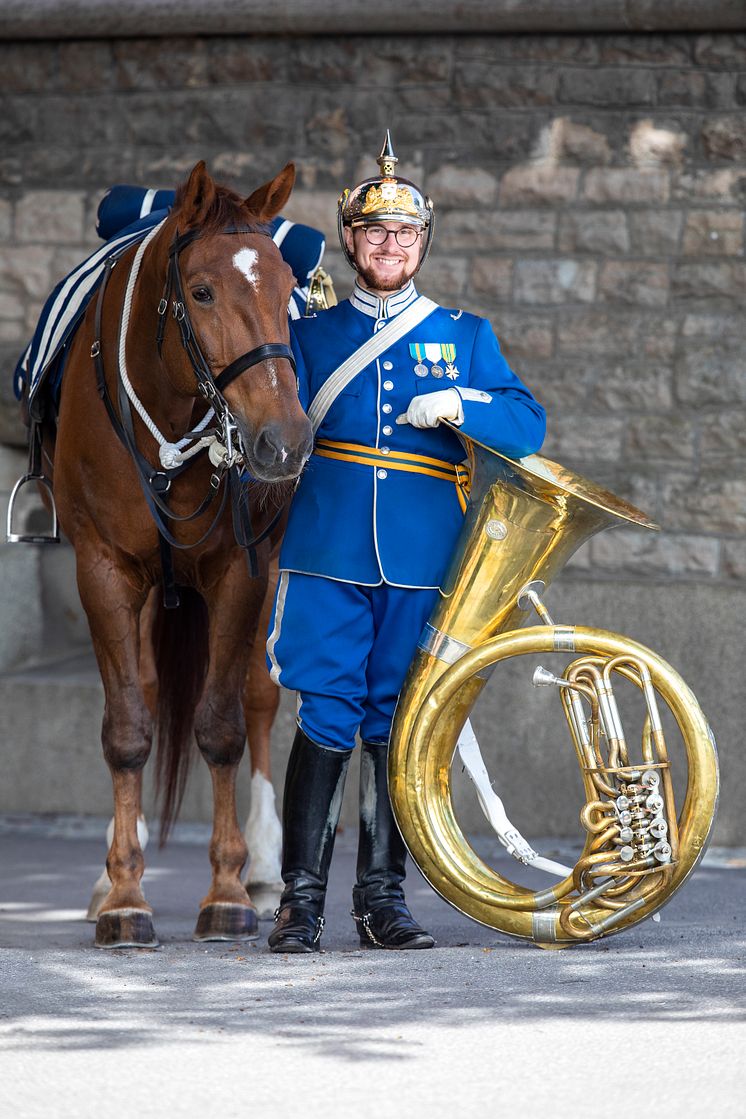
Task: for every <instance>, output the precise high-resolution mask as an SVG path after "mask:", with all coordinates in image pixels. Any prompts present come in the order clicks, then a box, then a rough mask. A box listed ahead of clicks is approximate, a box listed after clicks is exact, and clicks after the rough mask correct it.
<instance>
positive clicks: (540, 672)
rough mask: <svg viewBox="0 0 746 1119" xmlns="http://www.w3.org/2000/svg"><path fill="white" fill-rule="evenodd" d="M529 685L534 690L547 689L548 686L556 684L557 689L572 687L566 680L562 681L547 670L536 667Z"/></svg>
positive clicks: (539, 666)
mask: <svg viewBox="0 0 746 1119" xmlns="http://www.w3.org/2000/svg"><path fill="white" fill-rule="evenodd" d="M531 683H532V684H533V686H534V687H535V688H543V687H547V686H549V685H550V684H556V686H557V687H558V688H570V687H572V685H571V684H570V683H569V681H568V680H563V679H562V677H561V676H555V675H554V673H553V672H550V671H549V669H548V668H542V666H541V665H537V667H536V668H535V669H534V674H533V676H532V677H531Z"/></svg>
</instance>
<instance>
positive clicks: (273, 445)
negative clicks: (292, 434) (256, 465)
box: [254, 427, 288, 465]
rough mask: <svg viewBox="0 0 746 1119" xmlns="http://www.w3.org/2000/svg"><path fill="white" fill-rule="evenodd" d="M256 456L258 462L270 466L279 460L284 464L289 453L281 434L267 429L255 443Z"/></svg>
mask: <svg viewBox="0 0 746 1119" xmlns="http://www.w3.org/2000/svg"><path fill="white" fill-rule="evenodd" d="M254 456H255V457H256V460H257V462H260V463H262V464H263V465H269V464H270V463H274V462H276V461H277V460H278V459H279V460H280V462H284V461H285V459H286V458H287V457H288V452H287V450H286V448H285V444H284V442H283V440H282V438H281V437H280V435H279V433H278V432H276V431H275V430H274V429H273V428H271V427H265V428H264V429H263V431H261V432H260V434H259V435H258V436H257V439H256V442H255V443H254Z"/></svg>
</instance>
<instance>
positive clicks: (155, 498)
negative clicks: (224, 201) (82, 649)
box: [91, 226, 296, 609]
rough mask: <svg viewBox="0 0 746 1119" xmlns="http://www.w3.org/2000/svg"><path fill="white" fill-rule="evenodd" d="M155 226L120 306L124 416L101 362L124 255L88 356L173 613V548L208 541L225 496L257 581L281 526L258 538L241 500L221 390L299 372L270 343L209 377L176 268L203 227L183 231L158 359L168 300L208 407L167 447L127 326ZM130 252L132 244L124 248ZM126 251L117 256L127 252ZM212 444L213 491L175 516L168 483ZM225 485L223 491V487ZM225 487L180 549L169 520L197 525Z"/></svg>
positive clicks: (280, 346)
mask: <svg viewBox="0 0 746 1119" xmlns="http://www.w3.org/2000/svg"><path fill="white" fill-rule="evenodd" d="M158 228H159V227H156V229H154V230H152V231H151V233H150V234H149V235H148V237H147V238H146V239H145V241H143V242H142V243H141V245H140V247H139V249H138V253H137V254H136V256H135V260H134V261H133V265H132V269H131V272H130V276H129V279H128V285H127V295H126V297H125V303H124V305H123V307H122V313H121V320H120V326H119V359H118V361H117V402H118V405H119V412H118V413H117V410H116V409H115V407H114V404H113V402H112V399H111V396H110V394H109V390H108V387H107V384H106V378H105V373H104V363H103V356H102V350H101V327H102V317H103V305H104V296H105V293H106V287H107V284H108V282H109V278H110V276H111V272H112V269H113V268H114V267H115V265H116V264H117V262H118V260H119V256H113V257H111V258H110V259H109V260H108V261H107V262H106V267H105V269H104V275H103V279H102V281H101V286H100V288H99V292H98V297H97V300H96V310H95V319H94V332H95V341H94V342H93V345H92V346H91V357H92V358H93V362H94V369H95V372H96V383H97V388H98V393H99V395H100V397H101V399H102V400H103V402H104V405H105V407H106V411H107V413H108V416H109V420H110V421H111V424H112V427H113V428H114V431H115V433H116V435H117V437H118V438H119V440H120V442H121V443H122V444H123V445H124V447H125V448H126V449H127V450H128V451H129V453H130V455H131V457H132V460H133V463H134V465H135V469H136V472H137V476H138V479H139V481H140V485H141V487H142V490H143V494H144V496H145V500H146V502H147V505H148V509H149V510H150V514H151V516H152V518H153V520H154V522H155V524H156V527H157V529H158V537H159V545H160V551H161V566H162V569H163V588H164V605H165V606H166V607H167V608H169V609H172V608H174V607H176V606H178V605H179V596H178V592H177V589H176V584H175V581H174V572H173V557H172V555H171V548H178V549H180V550H187V549H189V548H196V547H198V546H199V545H200V544H202V543H204V541H205V540H206V539H207V538H208V537H209V536H210V534H211V533H212V531H213V530H214V528H215V526H216V525H217V523H218V521H219V520H220V518H221V517H222V515H223V511H224V509H225V505H226V500H227V497H228V491H229V490H230V493H231V506H232V513H233V531H234V535H235V538H236V542H237V543H238V544H239V546H240V547H242V548H246V550H247V553H248V559H249V569H250V573H251V575H252V577H255V576H256V575H257V574H258V565H257V559H256V547H257V546H258V545H259V544H261V543H262V541H264V540H265V539H266V538H267V536H269V534H270V533H271V531H272V529H273V528H274V527H275V525H276V524H277V522H278V521H279V519H280V516H281V515H282V512H283V510H282V509H279V510H278V511H277V513H276V514H275V516H274V517H273V518H272V519H271V520H270V522H269V524H268V525H267V526H266V527H265V528H264V529H263V530H262V532H261V533H259V534H257V535H254V534H253V528H252V524H251V515H250V512H249V508H248V502H247V501H245V500H244V501H242V500H241V497H242V484H241V468H242V466H243V465H244V462H245V452H244V448H243V446H242V444H241V437H240V434H239V432H238V426H237V424H236V421H235V419H234V417H233V416H232V414H231V412H230V409H229V407H228V403H227V401H226V400H225V398H224V397H223V395H222V393H223V390H224V389H225V388H226V387H227V386H228V385H230V384H231V383H232V382H233V381H234V380H235V379H236V378H237V377H239V376H240V375H241V374H242V373H243V372H245V371H246V370H247V369H250V368H251V367H252V366H254V365H258V364H259V363H260V362H262V361H265V360H266V359H267V358H271V357H275V358H285V359H286V360H287V361H289V362H290V364H291V366H292V368H293V371H294V372H295V368H296V364H295V358H294V356H293V352H292V350H291V349H290V347H289V346H287V345H285V344H284V343H281V342H265V343H263V344H262V345H260V346H256V347H255V348H254V349H253V350H249V351H248V352H246V353H244V354H241V355H240V356H239V357H237V358H236V359H235V360H234V361H232V362H231V363H230V365H228V366H226V368H225V369H224V370H223V371H222V372H221V373H220V374H219V375H218V376H217V377H213V375H212V372H211V370H210V368H209V365H208V364H207V362H206V360H205V357H204V354H203V353H202V350H201V348H200V345H199V342H198V340H197V336H196V334H195V332H194V328H193V326H192V323H191V320H190V318H189V312H188V310H187V306H186V301H185V299H184V289H183V285H182V281H181V273H180V270H179V254H180V253H181V251H182V250H183V249H184V248H185V247H186V246H187V245H190V244H191V243H192V241H194V240H196V239H197V238H198V237H200V236H201V232H200V230H197V229H195V230H189V231H188V232H187V233H184V234H181V235H179V233H178V231H177V232H176V233H175V234H174V239H173V241H172V243H171V246H170V248H169V264H168V271H167V274H166V285H165V288H164V292H163V297H162V298H161V301H160V303H159V305H158V316H159V318H158V329H157V332H156V344H157V347H158V352H159V354H160V353H161V349H162V344H163V335H164V332H165V316H166V311H167V310H168V306H169V302H170V303H171V304H172V308H173V317H174V319H175V320H176V321H177V323H178V324H179V332H180V335H181V341H182V345H183V347H184V350H185V351H186V354H187V357H188V358H189V362H190V364H191V366H192V370H193V372H194V375H195V378H196V381H197V391H198V393H199V394H200V396H202V397H203V399H204V400H205V401H206V402H207V403H208V405H209V406H210V407H209V410H208V412H207V414H206V415H205V417H204V418H203V420H202V421H201V423H200V424H199V425H198V427H197V428H196V429H195V430H194V431H189V432H187V433H186V434H185V436H184V438H183V439H182V440H181V442H180V443H179V444H173V443H169V442H168V441H167V440H166V439H165V437H164V436H163V435H162V434H161V433H160V432H159V431H158V428H157V427H156V426H155V424H154V423H153V421H152V420H151V418H150V416H149V415H148V414H147V412H146V411H145V409H144V407H143V405H142V404H141V402H140V401H139V399H138V398H137V396H136V394H135V391H134V389H133V388H132V386H131V384H130V382H129V377H128V376H127V370H126V358H125V352H124V351H125V343H126V335H127V328H128V326H129V311H130V306H131V301H132V294H133V292H134V285H135V281H136V279H137V272H138V270H139V265H140V261H141V259H142V254H143V252H144V250H145V248H146V245H147V243H148V241H149V240H150V239H151V237H152V236H154V235H155V233H156V230H157V229H158ZM246 232H252V233H255V232H257V230H253V229H250V228H249V227H247V226H245V227H235V228H233V227H232V228H229V229H225V230H223V233H226V234H230V233H246ZM127 247H129V246H127ZM124 251H126V250H123V253H122V254H120V255H123V254H124ZM132 405H134V407H135V409H136V411H137V412H138V414H139V415H140V417H141V419H142V420H143V422H144V423H145V425H146V427H147V428H148V429H149V431H150V432H151V434H152V435H153V437H154V438H155V439H156V442H158V444H159V458H160V462H161V469H158V468H157V467H154V466H153V465H152V464H151V463H150V462H149V461H148V459H147V458H145V456H144V455H143V454H142V452H141V451H140V450H139V448H138V446H137V441H136V437H135V428H134V421H133V417H132ZM213 417H214V419H215V422H216V426H215V428H211V429H207V428H206V425H207V423H208V422H209V420H210V419H211V418H213ZM190 439H196V440H198V442H197V443H196V444H195V445H194V446H193V447H191V448H190V449H189V450H188V451H184V452H182V450H181V447H182V445H183V444H184V443H186V442H188V441H189V440H190ZM208 445H209V450H208V454H209V458H210V462H211V463H212V465H213V466H214V467H215V470H214V472H213V474H212V475H211V477H210V483H209V490H208V493H207V494H206V495H205V497H204V498H203V500H202V501H201V502H200V504H199V505H198V506H197V508H196V509H194V510H193V511H192V512H191V513H187V514H183V515H179V514H176V513H174V512H173V511H172V510H171V508H170V506H169V505H168V502H167V499H166V498H167V494H168V492H169V490H170V488H171V483H172V481H173V479H174V478H177V477H178V476H179V475H180V474H181V473H183V471H184V470H186V468H187V467H188V466H189V465H190V463H191V462H192V461H193V459H194V458H196V457H200V456H201V455H202V454H203V453H204V451H205V450H206V449H207V448H208ZM224 480H225V483H226V484H225V486H224V487H222V483H223V481H224ZM221 487H222V495H221V498H220V503H219V506H218V509H217V512H216V513H215V515H214V517H213V519H212V521H211V522H210V525H209V526H208V528H207V529H206V531H205V532H204V533H203V534H202V536H200V538H199V539H198V540H195V541H193V542H192V543H190V544H182V543H180V542H179V541H178V540H176V539H175V537H174V536H173V533H172V532H171V531H170V529H169V527H168V525H167V524H166V522H167V521H179V522H186V521H191V520H195V519H196V518H197V517H200V516H202V515H203V514H204V513H205V512H206V511H207V510H208V508H209V507H210V505H211V504H212V502H213V500H214V499H215V497H216V496H217V494H218V492H219V491H220V489H221Z"/></svg>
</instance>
